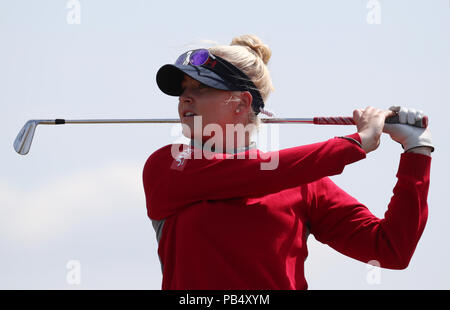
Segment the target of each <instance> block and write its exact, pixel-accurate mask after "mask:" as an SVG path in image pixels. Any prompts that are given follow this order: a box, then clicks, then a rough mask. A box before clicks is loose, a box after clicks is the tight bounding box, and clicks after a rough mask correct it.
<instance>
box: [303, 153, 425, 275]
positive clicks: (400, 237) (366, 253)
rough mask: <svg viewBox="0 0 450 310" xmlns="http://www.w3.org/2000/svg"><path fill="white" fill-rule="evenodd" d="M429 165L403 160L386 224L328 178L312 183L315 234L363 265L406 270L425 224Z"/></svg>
mask: <svg viewBox="0 0 450 310" xmlns="http://www.w3.org/2000/svg"><path fill="white" fill-rule="evenodd" d="M430 165H431V157H429V156H425V155H421V154H412V153H404V154H402V155H401V159H400V166H399V168H398V173H397V178H398V181H397V184H396V185H395V187H394V190H393V192H394V195H393V196H392V198H391V201H390V203H389V205H388V210H387V211H386V213H385V215H384V219H379V218H377V217H375V216H374V215H373V214H372V213H371V212H370V211H369V210H368V209H367V208H366V207H365V206H364V205H362V204H360V203H359V202H358V201H357V200H356V199H354V198H353V197H351V196H350V195H348V194H347V193H345V192H344V191H343V190H342V189H340V188H339V187H337V186H336V185H335V184H334V183H333V182H332V181H331V180H329V179H328V178H326V179H323V180H320V181H318V182H315V183H313V184H311V186H310V193H309V195H310V201H309V203H310V206H311V208H310V229H311V233H312V234H314V236H315V238H316V239H317V240H318V241H320V242H322V243H326V244H328V245H330V246H331V247H332V248H334V249H336V250H337V251H339V252H341V253H343V254H345V255H347V256H349V257H352V258H354V259H357V260H360V261H362V262H365V263H367V262H369V261H371V260H377V261H378V262H379V263H380V266H381V267H383V268H390V269H404V268H406V267H407V266H408V264H409V261H410V260H411V257H412V255H413V253H414V250H415V248H416V246H417V243H418V242H419V239H420V236H421V235H422V232H423V230H424V228H425V223H426V221H427V215H428V206H427V195H428V187H429V180H430ZM312 193H313V194H312Z"/></svg>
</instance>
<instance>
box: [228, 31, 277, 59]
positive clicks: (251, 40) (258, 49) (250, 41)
mask: <svg viewBox="0 0 450 310" xmlns="http://www.w3.org/2000/svg"><path fill="white" fill-rule="evenodd" d="M230 45H240V46H245V47H247V48H248V49H249V50H250V51H252V52H253V53H254V54H256V55H257V56H258V57H260V58H261V59H262V61H263V62H264V64H266V65H267V63H268V62H269V59H270V57H271V56H272V51H271V50H270V48H269V46H268V45H267V44H264V43H263V42H262V41H261V39H260V38H258V37H257V36H255V35H251V34H244V35H241V36H239V37H235V38H234V39H233V40H232V41H231V44H230Z"/></svg>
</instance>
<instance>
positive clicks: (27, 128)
mask: <svg viewBox="0 0 450 310" xmlns="http://www.w3.org/2000/svg"><path fill="white" fill-rule="evenodd" d="M37 125H39V121H37V120H29V121H28V122H26V123H25V125H24V126H23V128H22V130H20V132H19V134H18V135H17V137H16V139H15V140H14V150H16V152H17V153H19V154H20V155H26V154H28V152H29V151H30V148H31V143H32V142H33V137H34V132H35V130H36V126H37Z"/></svg>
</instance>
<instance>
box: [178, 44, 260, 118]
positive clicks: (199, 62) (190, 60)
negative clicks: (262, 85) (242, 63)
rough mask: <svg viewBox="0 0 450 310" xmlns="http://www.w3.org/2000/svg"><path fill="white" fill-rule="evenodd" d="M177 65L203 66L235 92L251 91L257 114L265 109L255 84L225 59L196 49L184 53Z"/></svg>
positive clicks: (206, 50)
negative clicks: (231, 86) (224, 81)
mask: <svg viewBox="0 0 450 310" xmlns="http://www.w3.org/2000/svg"><path fill="white" fill-rule="evenodd" d="M175 65H182V66H188V65H191V66H202V67H205V68H207V69H209V70H211V71H213V72H215V73H217V74H218V75H219V76H220V77H222V78H223V79H224V80H226V81H227V82H228V83H229V84H231V85H233V87H235V88H236V89H235V90H241V91H249V92H250V93H251V94H252V97H253V102H252V107H253V110H254V111H255V113H256V114H258V113H259V112H260V109H262V108H264V101H263V99H262V97H261V94H260V92H259V90H258V88H257V87H256V86H255V84H254V83H253V82H252V81H251V80H250V78H249V77H248V76H247V75H246V74H245V73H244V72H242V71H241V70H240V69H238V68H237V67H236V66H234V65H233V64H231V63H230V62H228V61H226V60H225V59H223V58H221V57H219V56H215V55H213V54H212V53H211V52H210V51H209V50H208V49H196V50H191V51H188V52H185V53H183V54H182V55H180V56H179V57H178V58H177V60H176V61H175Z"/></svg>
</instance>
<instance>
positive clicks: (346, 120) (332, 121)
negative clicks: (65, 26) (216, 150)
mask: <svg viewBox="0 0 450 310" xmlns="http://www.w3.org/2000/svg"><path fill="white" fill-rule="evenodd" d="M39 123H40V124H44V125H61V124H148V123H150V124H152V123H153V124H161V123H172V124H175V123H180V119H178V118H152V119H79V120H65V119H56V120H44V121H40V122H39ZM261 123H265V124H315V125H355V121H354V120H353V117H349V116H332V117H312V118H261ZM386 123H391V124H398V123H400V122H399V116H398V115H395V116H391V117H389V118H387V119H386ZM411 125H412V126H415V127H420V128H427V126H428V118H427V117H426V116H424V117H423V118H422V119H420V120H417V121H416V122H415V123H414V124H411Z"/></svg>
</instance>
